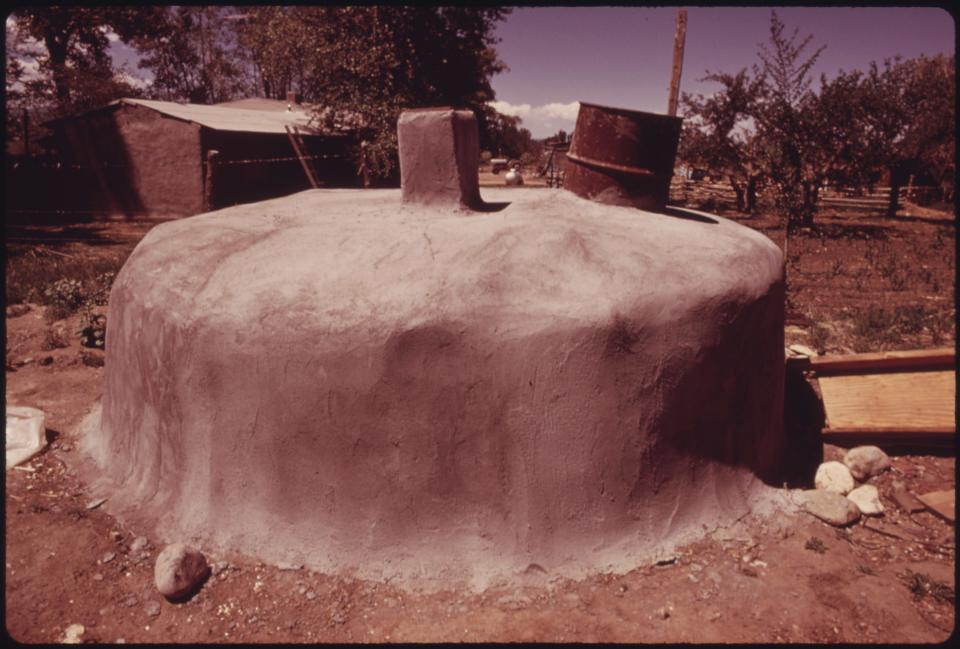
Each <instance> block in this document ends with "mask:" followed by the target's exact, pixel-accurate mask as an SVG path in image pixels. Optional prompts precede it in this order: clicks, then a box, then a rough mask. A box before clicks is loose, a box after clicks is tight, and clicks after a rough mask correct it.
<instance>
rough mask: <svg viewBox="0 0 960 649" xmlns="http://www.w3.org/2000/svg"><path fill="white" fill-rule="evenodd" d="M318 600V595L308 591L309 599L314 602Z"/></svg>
mask: <svg viewBox="0 0 960 649" xmlns="http://www.w3.org/2000/svg"><path fill="white" fill-rule="evenodd" d="M316 598H317V594H316V593H315V592H313V591H312V590H308V591H307V599H310V600H313V599H316Z"/></svg>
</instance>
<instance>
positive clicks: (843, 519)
mask: <svg viewBox="0 0 960 649" xmlns="http://www.w3.org/2000/svg"><path fill="white" fill-rule="evenodd" d="M802 496H803V509H804V511H806V512H807V513H809V514H813V515H814V516H816V517H817V518H819V519H820V520H822V521H824V522H826V523H830V524H831V525H836V526H843V525H849V524H850V523H854V522H856V521H857V520H858V519H859V518H860V510H859V509H858V508H857V506H856V504H854V503H853V502H852V501H851V500H849V499H848V498H847V497H846V496H844V495H842V494H839V493H836V492H834V491H826V490H823V489H810V490H807V491H804V492H803V493H802Z"/></svg>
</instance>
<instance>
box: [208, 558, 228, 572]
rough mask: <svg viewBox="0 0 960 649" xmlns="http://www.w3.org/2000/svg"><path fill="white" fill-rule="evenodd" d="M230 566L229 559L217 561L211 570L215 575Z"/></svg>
mask: <svg viewBox="0 0 960 649" xmlns="http://www.w3.org/2000/svg"><path fill="white" fill-rule="evenodd" d="M229 567H230V562H229V561H217V562H216V563H215V564H213V568H212V569H211V572H212V573H213V574H214V575H219V574H220V573H221V572H223V571H224V570H226V569H227V568H229Z"/></svg>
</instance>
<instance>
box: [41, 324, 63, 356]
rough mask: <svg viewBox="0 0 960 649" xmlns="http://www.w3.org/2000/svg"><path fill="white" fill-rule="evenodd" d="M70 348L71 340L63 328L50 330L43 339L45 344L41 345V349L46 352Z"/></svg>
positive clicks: (51, 328)
mask: <svg viewBox="0 0 960 649" xmlns="http://www.w3.org/2000/svg"><path fill="white" fill-rule="evenodd" d="M69 346H70V339H69V337H68V336H67V332H66V330H65V329H64V328H63V327H62V326H61V327H50V328H48V329H47V332H46V334H45V335H44V337H43V342H42V343H41V344H40V348H41V349H42V350H44V351H50V350H51V349H64V348H66V347H69Z"/></svg>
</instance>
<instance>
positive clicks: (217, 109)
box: [45, 98, 358, 217]
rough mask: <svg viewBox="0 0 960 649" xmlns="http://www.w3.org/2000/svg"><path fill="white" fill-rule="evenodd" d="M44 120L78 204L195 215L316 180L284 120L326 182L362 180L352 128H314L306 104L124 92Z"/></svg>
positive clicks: (64, 192)
mask: <svg viewBox="0 0 960 649" xmlns="http://www.w3.org/2000/svg"><path fill="white" fill-rule="evenodd" d="M45 126H46V127H47V128H49V129H51V130H52V132H53V133H52V136H51V137H50V138H48V139H47V141H48V143H49V144H50V145H52V147H53V148H55V149H56V151H57V153H58V155H59V160H60V162H61V169H60V171H59V172H58V173H56V174H54V176H53V177H52V179H51V178H50V177H48V182H53V184H55V185H57V186H58V187H57V192H58V193H59V194H60V196H61V200H60V203H61V207H62V209H69V210H74V211H78V212H82V211H91V212H102V213H105V214H120V215H124V216H130V217H133V216H189V215H192V214H197V213H200V212H204V211H209V210H210V209H218V208H221V207H227V206H230V205H236V204H240V203H249V202H254V201H259V200H264V199H268V198H274V197H278V196H285V195H287V194H291V193H294V192H297V191H301V190H304V189H309V188H310V187H311V184H310V181H309V180H308V176H307V174H306V172H305V170H304V168H303V166H302V164H301V162H300V160H299V159H298V157H297V152H296V150H295V148H294V145H293V143H292V142H291V139H290V136H289V135H288V133H287V130H286V127H296V129H297V130H298V131H299V133H300V134H301V142H302V145H303V150H302V153H303V155H304V156H307V157H308V164H310V165H311V170H312V172H313V174H314V176H315V178H316V180H317V184H318V185H319V186H320V187H352V186H357V184H358V180H357V178H358V177H357V162H356V160H355V159H354V154H353V151H354V149H355V147H354V140H353V137H352V134H351V133H350V132H348V131H337V132H323V131H320V130H318V129H315V128H311V127H310V125H309V115H308V113H307V112H306V111H304V110H303V108H302V107H301V106H299V105H298V104H288V103H287V102H282V101H276V100H268V99H252V100H241V101H236V102H228V103H226V104H220V105H214V106H206V105H198V104H179V103H175V102H167V101H149V100H145V99H130V98H124V99H119V100H117V101H114V102H111V103H110V104H108V105H107V106H104V107H102V108H98V109H95V110H92V111H88V112H85V113H81V114H78V115H72V116H70V117H65V118H60V119H57V120H52V121H50V122H47V123H46V124H45ZM211 151H215V152H216V154H215V155H214V157H213V160H214V165H213V167H212V169H211V168H208V159H209V157H208V156H209V154H210V152H211ZM48 191H49V190H48Z"/></svg>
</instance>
